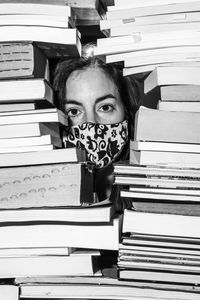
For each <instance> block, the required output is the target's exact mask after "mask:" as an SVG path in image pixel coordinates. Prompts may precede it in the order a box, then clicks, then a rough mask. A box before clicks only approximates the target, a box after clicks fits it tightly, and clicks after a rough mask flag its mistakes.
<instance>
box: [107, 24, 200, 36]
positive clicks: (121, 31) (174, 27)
mask: <svg viewBox="0 0 200 300" xmlns="http://www.w3.org/2000/svg"><path fill="white" fill-rule="evenodd" d="M199 25H200V23H199V22H198V21H197V22H183V23H178V22H176V23H169V24H165V23H164V24H162V23H161V24H144V25H143V24H137V23H133V24H132V23H126V24H123V25H120V26H115V27H112V28H111V29H110V36H112V37H115V36H116V37H117V36H126V35H128V34H133V35H134V34H138V33H140V35H141V37H143V35H145V34H155V35H158V37H159V35H160V34H161V33H165V34H166V35H168V34H169V32H171V34H172V36H171V37H173V35H174V34H177V33H178V32H179V33H180V34H181V33H182V34H184V33H185V32H186V31H198V28H199Z"/></svg>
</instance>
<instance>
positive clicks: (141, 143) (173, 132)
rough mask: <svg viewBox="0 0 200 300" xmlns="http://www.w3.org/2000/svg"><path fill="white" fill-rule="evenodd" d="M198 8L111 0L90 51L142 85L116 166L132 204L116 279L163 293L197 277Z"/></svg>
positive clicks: (180, 2) (179, 2) (199, 4)
mask: <svg viewBox="0 0 200 300" xmlns="http://www.w3.org/2000/svg"><path fill="white" fill-rule="evenodd" d="M199 14H200V1H193V2H191V1H186V0H176V1H173V0H160V1H157V0H155V1H153V0H150V1H149V0H148V1H146V0H143V1H137V0H136V1H131V0H130V1H129V0H127V1H122V0H116V1H115V5H114V6H110V7H108V11H107V14H106V17H107V20H103V21H101V29H102V30H103V31H104V32H105V34H107V38H103V39H100V40H98V41H97V48H96V50H95V54H96V55H100V56H101V57H102V59H103V60H104V61H106V62H107V63H115V62H122V63H123V66H124V69H123V74H124V76H130V75H134V78H136V79H140V81H141V90H142V91H143V95H142V99H141V103H140V104H141V105H140V107H139V109H138V111H137V113H136V116H135V132H134V140H132V141H131V142H130V161H128V162H124V163H117V164H116V165H115V167H114V175H115V184H117V185H120V187H121V191H120V196H121V201H125V200H126V203H129V204H130V207H131V208H130V209H127V210H125V212H124V217H123V227H122V231H123V234H122V240H121V243H120V245H119V258H118V269H119V278H120V279H123V280H129V281H132V282H134V283H135V284H136V285H137V286H148V287H149V288H150V289H159V290H165V292H166V294H165V296H166V298H168V294H167V292H168V291H169V290H174V289H176V290H179V291H182V292H183V291H186V289H189V290H190V292H191V291H192V289H193V290H195V285H198V284H199V282H200V278H199V277H198V276H199V266H200V264H199V262H200V256H199V255H200V252H199V245H200V236H199V230H198V228H199V225H198V223H199V220H200V219H199V216H200V211H199V203H200V202H199V200H200V198H199V191H200V185H199V178H200V152H199V145H200V140H199V134H198V128H199V125H200V123H199V117H200V115H199V103H200V102H199V100H200V96H199V92H198V91H199V84H200V82H199V71H200V64H199V62H200V59H199V58H200V57H199V45H200V44H199V42H200V35H199V26H200V23H199V17H198V16H199ZM191 297H192V296H191V295H189V294H188V299H190V298H191ZM178 298H180V299H182V295H181V294H179V296H178Z"/></svg>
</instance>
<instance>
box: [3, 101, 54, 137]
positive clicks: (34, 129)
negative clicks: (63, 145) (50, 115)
mask: <svg viewBox="0 0 200 300" xmlns="http://www.w3.org/2000/svg"><path fill="white" fill-rule="evenodd" d="M1 105H2V104H1ZM1 105H0V107H1ZM46 134H50V135H51V136H54V137H57V138H60V131H59V124H58V123H26V124H11V125H1V126H0V139H4V138H5V139H7V138H25V137H38V136H41V135H46Z"/></svg>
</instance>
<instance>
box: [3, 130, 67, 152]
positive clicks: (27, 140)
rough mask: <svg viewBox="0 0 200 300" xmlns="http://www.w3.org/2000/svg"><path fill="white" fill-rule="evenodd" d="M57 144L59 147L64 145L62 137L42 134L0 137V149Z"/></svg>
mask: <svg viewBox="0 0 200 300" xmlns="http://www.w3.org/2000/svg"><path fill="white" fill-rule="evenodd" d="M51 144H52V145H55V146H57V147H60V148H61V146H62V142H61V139H59V138H56V137H54V136H51V135H50V134H49V135H42V136H35V137H24V138H23V137H22V138H12V139H11V138H8V139H6V138H5V139H0V149H4V148H7V147H9V148H12V147H13V148H17V147H30V146H44V145H51Z"/></svg>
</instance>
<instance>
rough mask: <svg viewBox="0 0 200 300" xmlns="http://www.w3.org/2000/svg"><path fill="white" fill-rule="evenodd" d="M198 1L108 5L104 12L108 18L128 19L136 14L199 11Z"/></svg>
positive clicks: (136, 15)
mask: <svg viewBox="0 0 200 300" xmlns="http://www.w3.org/2000/svg"><path fill="white" fill-rule="evenodd" d="M199 9H200V3H199V1H192V2H190V5H189V6H188V2H185V3H174V4H173V5H171V4H166V5H162V4H159V5H151V6H143V7H142V6H140V7H135V8H130V7H128V8H126V7H125V8H124V7H123V6H121V7H119V6H118V7H115V6H110V7H109V10H108V11H107V13H106V17H107V19H108V20H117V19H130V18H134V17H138V16H146V15H161V14H171V13H179V12H183V11H186V12H187V11H199Z"/></svg>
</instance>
